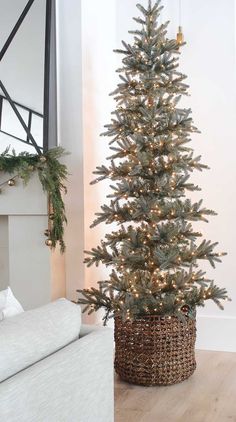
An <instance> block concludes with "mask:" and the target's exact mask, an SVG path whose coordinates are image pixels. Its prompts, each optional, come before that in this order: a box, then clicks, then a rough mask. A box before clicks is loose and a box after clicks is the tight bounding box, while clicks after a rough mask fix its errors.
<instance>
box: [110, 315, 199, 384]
mask: <svg viewBox="0 0 236 422" xmlns="http://www.w3.org/2000/svg"><path fill="white" fill-rule="evenodd" d="M195 340H196V321H195V320H192V319H190V318H188V317H186V324H185V323H183V322H181V321H180V320H179V319H178V318H176V317H174V316H173V317H171V318H168V317H166V316H158V315H149V316H145V317H140V318H139V319H137V320H135V321H133V322H130V321H126V322H123V321H122V319H121V318H120V317H115V344H116V351H115V370H116V372H117V374H118V375H119V376H120V377H121V379H123V380H124V381H127V382H129V383H132V384H139V385H145V386H151V385H170V384H175V383H178V382H181V381H183V380H185V379H186V378H188V377H189V376H190V375H192V373H193V372H194V370H195V368H196V361H195Z"/></svg>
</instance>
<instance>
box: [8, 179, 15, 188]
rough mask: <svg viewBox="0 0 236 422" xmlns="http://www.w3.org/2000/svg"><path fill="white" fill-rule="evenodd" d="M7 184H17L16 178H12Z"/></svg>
mask: <svg viewBox="0 0 236 422" xmlns="http://www.w3.org/2000/svg"><path fill="white" fill-rule="evenodd" d="M7 184H8V186H15V184H16V182H15V180H14V179H10V180H8V182H7Z"/></svg>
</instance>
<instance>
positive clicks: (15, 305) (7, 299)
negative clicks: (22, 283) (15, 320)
mask: <svg viewBox="0 0 236 422" xmlns="http://www.w3.org/2000/svg"><path fill="white" fill-rule="evenodd" d="M21 312H24V309H23V308H22V306H21V304H20V303H19V302H18V300H17V299H16V298H15V296H14V295H13V293H12V291H11V288H10V287H8V288H7V289H6V290H2V291H1V292H0V321H2V320H3V319H5V318H9V317H11V316H14V315H17V314H20V313H21Z"/></svg>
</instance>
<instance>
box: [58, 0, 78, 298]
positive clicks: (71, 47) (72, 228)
mask: <svg viewBox="0 0 236 422" xmlns="http://www.w3.org/2000/svg"><path fill="white" fill-rule="evenodd" d="M56 5H57V23H58V24H57V46H58V48H57V56H58V66H57V67H58V123H59V127H58V135H59V143H60V145H62V146H63V147H64V148H65V149H66V150H67V151H68V152H70V155H68V156H67V157H66V158H65V162H66V164H67V165H68V169H69V172H70V176H69V178H68V183H67V187H68V194H67V195H66V197H65V204H66V214H67V218H68V225H67V227H66V233H65V242H66V246H67V249H66V253H65V269H66V272H65V274H66V294H67V297H68V298H69V299H76V298H77V294H76V289H78V288H83V287H84V266H83V249H84V217H83V215H84V199H83V142H82V85H81V83H82V77H81V8H80V7H81V6H80V1H78V0H70V1H69V2H67V1H65V0H58V1H57V3H56Z"/></svg>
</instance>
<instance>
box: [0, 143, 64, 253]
mask: <svg viewBox="0 0 236 422" xmlns="http://www.w3.org/2000/svg"><path fill="white" fill-rule="evenodd" d="M65 153H66V152H65V150H64V149H63V148H61V147H57V148H53V149H51V150H50V151H48V152H46V153H44V154H43V155H38V154H30V153H28V152H22V153H20V154H18V155H16V153H15V151H14V150H13V151H12V153H9V148H7V149H6V150H5V151H4V152H3V153H2V154H1V155H0V172H4V173H9V174H10V175H14V176H13V177H12V179H11V180H10V181H9V180H7V181H6V182H4V183H2V184H1V186H3V185H5V184H7V183H8V182H11V183H8V184H9V185H11V184H12V183H13V184H14V180H15V179H17V178H18V177H19V178H21V179H22V181H23V183H24V184H27V183H28V182H29V180H30V178H31V177H32V174H33V173H35V172H37V173H38V176H39V180H40V182H41V184H42V188H43V191H44V192H45V193H46V194H47V195H48V201H49V210H50V215H49V218H50V219H51V230H50V233H48V235H49V237H50V246H51V247H52V248H55V246H56V244H57V242H59V244H60V248H61V252H64V251H65V242H64V239H63V236H64V224H65V223H66V222H67V219H66V215H65V205H64V201H63V199H62V192H63V191H64V192H66V187H65V182H66V180H67V175H68V171H67V167H66V165H65V164H62V163H61V162H60V161H59V159H60V158H61V157H62V156H63V155H65ZM12 181H13V182H12Z"/></svg>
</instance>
